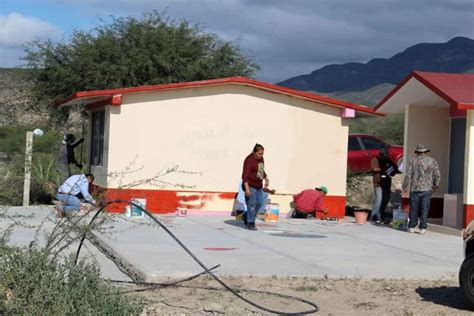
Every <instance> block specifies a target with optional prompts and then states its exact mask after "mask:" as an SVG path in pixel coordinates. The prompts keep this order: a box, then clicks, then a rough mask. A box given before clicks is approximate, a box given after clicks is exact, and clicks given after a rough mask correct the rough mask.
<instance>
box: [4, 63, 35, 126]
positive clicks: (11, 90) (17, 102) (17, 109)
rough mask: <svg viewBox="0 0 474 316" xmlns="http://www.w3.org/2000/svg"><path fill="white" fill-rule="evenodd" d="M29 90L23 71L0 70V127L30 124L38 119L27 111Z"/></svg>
mask: <svg viewBox="0 0 474 316" xmlns="http://www.w3.org/2000/svg"><path fill="white" fill-rule="evenodd" d="M30 88H31V83H30V82H29V81H28V79H27V78H26V71H25V70H24V69H9V68H0V113H1V115H0V125H11V124H17V123H18V122H23V123H25V122H26V123H31V122H34V121H36V120H37V119H38V117H36V116H35V115H32V114H31V112H30V113H29V111H28V107H29V104H30Z"/></svg>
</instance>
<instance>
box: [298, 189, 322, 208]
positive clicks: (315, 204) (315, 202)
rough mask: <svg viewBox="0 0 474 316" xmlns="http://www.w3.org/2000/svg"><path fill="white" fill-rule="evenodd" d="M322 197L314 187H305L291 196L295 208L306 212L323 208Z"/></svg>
mask: <svg viewBox="0 0 474 316" xmlns="http://www.w3.org/2000/svg"><path fill="white" fill-rule="evenodd" d="M323 199H324V196H323V194H322V193H321V192H319V191H317V190H314V189H307V190H304V191H302V192H300V193H298V194H297V195H294V196H293V201H294V202H295V208H297V209H298V210H300V211H302V212H306V213H314V212H316V211H322V210H323V208H324V205H323Z"/></svg>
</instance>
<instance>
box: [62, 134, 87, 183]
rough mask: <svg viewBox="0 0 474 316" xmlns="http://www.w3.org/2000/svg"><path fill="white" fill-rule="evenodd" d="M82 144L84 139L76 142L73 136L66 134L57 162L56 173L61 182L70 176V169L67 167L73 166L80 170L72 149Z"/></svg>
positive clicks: (80, 166)
mask: <svg viewBox="0 0 474 316" xmlns="http://www.w3.org/2000/svg"><path fill="white" fill-rule="evenodd" d="M82 142H84V138H81V139H79V140H78V141H77V142H76V137H75V136H74V135H73V134H66V135H65V136H64V139H63V142H62V143H61V146H60V147H59V155H58V162H57V171H58V173H59V174H60V176H61V181H64V180H66V179H67V178H68V177H70V176H71V175H72V172H71V168H70V167H69V165H71V164H74V165H76V166H77V167H78V168H79V169H82V165H81V164H80V163H78V162H77V160H76V157H75V156H74V149H75V148H76V147H77V146H79V145H80V144H81V143H82Z"/></svg>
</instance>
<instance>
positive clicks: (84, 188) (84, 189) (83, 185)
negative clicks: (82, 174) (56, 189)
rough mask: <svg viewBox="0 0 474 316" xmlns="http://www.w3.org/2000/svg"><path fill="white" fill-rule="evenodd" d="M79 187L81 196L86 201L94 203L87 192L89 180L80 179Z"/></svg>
mask: <svg viewBox="0 0 474 316" xmlns="http://www.w3.org/2000/svg"><path fill="white" fill-rule="evenodd" d="M79 188H80V190H81V193H82V196H83V197H84V199H85V200H86V201H87V202H90V203H92V204H95V201H94V199H93V198H92V196H91V195H90V193H89V181H87V178H86V179H85V181H81V184H80V185H79Z"/></svg>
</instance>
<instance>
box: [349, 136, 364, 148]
mask: <svg viewBox="0 0 474 316" xmlns="http://www.w3.org/2000/svg"><path fill="white" fill-rule="evenodd" d="M348 147H349V148H348V149H349V150H350V151H353V150H361V149H362V148H360V144H359V140H358V139H357V137H349V146H348Z"/></svg>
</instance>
